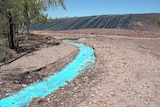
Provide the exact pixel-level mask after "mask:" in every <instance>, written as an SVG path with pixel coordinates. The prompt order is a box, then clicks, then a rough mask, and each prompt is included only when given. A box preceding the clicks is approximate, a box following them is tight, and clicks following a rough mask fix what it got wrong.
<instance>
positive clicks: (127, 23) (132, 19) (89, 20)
mask: <svg viewBox="0 0 160 107" xmlns="http://www.w3.org/2000/svg"><path fill="white" fill-rule="evenodd" d="M158 19H160V14H158V13H157V14H156V13H152V14H127V15H100V16H86V17H74V18H64V19H54V20H53V21H52V22H49V23H45V24H35V25H32V26H31V29H32V30H54V31H58V30H74V29H86V28H118V29H132V30H142V31H156V32H158V31H160V27H159V26H158V24H157V23H156V22H157V21H158Z"/></svg>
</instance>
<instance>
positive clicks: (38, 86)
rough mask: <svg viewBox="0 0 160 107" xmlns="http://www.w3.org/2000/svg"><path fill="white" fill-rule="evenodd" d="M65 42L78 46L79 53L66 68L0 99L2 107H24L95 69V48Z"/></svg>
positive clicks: (0, 106)
mask: <svg viewBox="0 0 160 107" xmlns="http://www.w3.org/2000/svg"><path fill="white" fill-rule="evenodd" d="M63 42H65V43H68V44H71V45H74V46H76V47H78V49H79V54H78V55H77V56H76V58H75V59H74V60H73V61H72V62H70V63H69V64H68V65H66V67H64V69H62V70H61V71H59V72H57V73H55V74H54V75H52V76H50V77H48V78H46V79H44V80H43V81H41V82H38V83H34V84H31V85H29V86H27V87H26V88H24V89H22V90H21V91H19V92H17V93H15V94H13V95H11V96H9V97H6V98H4V99H1V100H0V107H22V106H27V105H28V104H29V103H30V102H31V101H32V99H33V98H44V97H45V96H47V95H49V94H50V93H52V92H54V91H56V90H57V89H59V88H60V87H62V86H64V85H66V84H67V82H69V81H71V80H73V79H74V78H75V77H77V76H78V75H79V74H80V73H82V72H84V71H85V70H87V69H93V68H94V63H95V56H94V50H93V49H92V48H90V47H88V46H85V45H83V44H78V43H74V42H71V41H67V40H66V41H63Z"/></svg>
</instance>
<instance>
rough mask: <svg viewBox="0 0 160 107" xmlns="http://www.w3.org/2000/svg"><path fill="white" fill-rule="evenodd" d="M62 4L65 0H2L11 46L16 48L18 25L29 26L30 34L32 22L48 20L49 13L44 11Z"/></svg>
mask: <svg viewBox="0 0 160 107" xmlns="http://www.w3.org/2000/svg"><path fill="white" fill-rule="evenodd" d="M58 6H62V8H63V9H66V7H65V5H64V0H0V14H1V15H3V16H4V17H5V18H6V20H7V22H8V24H7V28H8V30H7V32H8V33H7V34H8V41H9V47H10V48H11V49H14V48H15V46H14V36H15V35H14V31H15V28H16V26H18V27H22V26H26V27H27V35H29V26H30V23H36V22H38V21H46V19H47V15H45V14H44V11H46V10H47V8H52V7H58Z"/></svg>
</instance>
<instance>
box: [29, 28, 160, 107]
mask: <svg viewBox="0 0 160 107" xmlns="http://www.w3.org/2000/svg"><path fill="white" fill-rule="evenodd" d="M86 31H87V30H81V31H78V32H77V31H76V33H75V32H74V31H72V32H68V33H67V32H65V33H63V32H58V33H56V32H50V33H47V32H40V34H42V35H43V34H44V35H50V36H52V37H54V38H57V39H63V38H79V37H85V38H86V40H84V41H82V43H84V44H87V45H89V46H92V47H93V48H94V49H95V55H96V64H95V69H94V70H89V71H87V72H86V73H84V74H82V75H80V76H79V77H77V78H76V79H75V80H73V81H72V82H71V83H68V85H66V86H64V87H61V88H60V89H59V90H57V91H56V92H54V93H52V94H50V95H49V96H47V97H46V98H44V99H34V101H33V102H32V103H31V104H30V106H31V107H34V106H37V107H69V106H71V107H139V106H141V107H159V106H160V78H159V76H160V47H159V46H160V38H159V37H160V36H159V34H157V35H158V36H157V35H156V36H155V35H153V37H152V35H151V34H153V33H148V34H149V36H148V35H147V33H143V32H141V33H142V34H140V33H138V34H139V35H140V37H139V36H138V35H136V34H137V33H136V32H135V33H134V32H133V31H131V32H133V33H132V34H133V35H135V36H131V37H130V36H127V35H125V34H124V32H123V31H121V32H122V34H121V35H120V32H118V33H119V35H115V34H114V35H113V33H110V34H105V33H102V32H101V30H100V32H99V34H98V33H96V34H95V33H93V32H94V30H92V31H91V32H88V33H87V32H86ZM115 31H116V30H115ZM96 32H98V30H96ZM128 32H129V31H128ZM34 33H37V34H38V33H39V32H34Z"/></svg>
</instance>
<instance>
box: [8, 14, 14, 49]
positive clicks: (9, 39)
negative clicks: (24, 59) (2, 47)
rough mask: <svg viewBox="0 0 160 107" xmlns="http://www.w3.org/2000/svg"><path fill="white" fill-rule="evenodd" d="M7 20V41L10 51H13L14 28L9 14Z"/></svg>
mask: <svg viewBox="0 0 160 107" xmlns="http://www.w3.org/2000/svg"><path fill="white" fill-rule="evenodd" d="M7 18H8V24H9V25H8V27H9V28H8V29H9V32H8V41H9V47H10V48H11V49H14V48H15V46H14V30H13V28H14V26H13V19H12V15H11V13H9V12H8V13H7Z"/></svg>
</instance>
